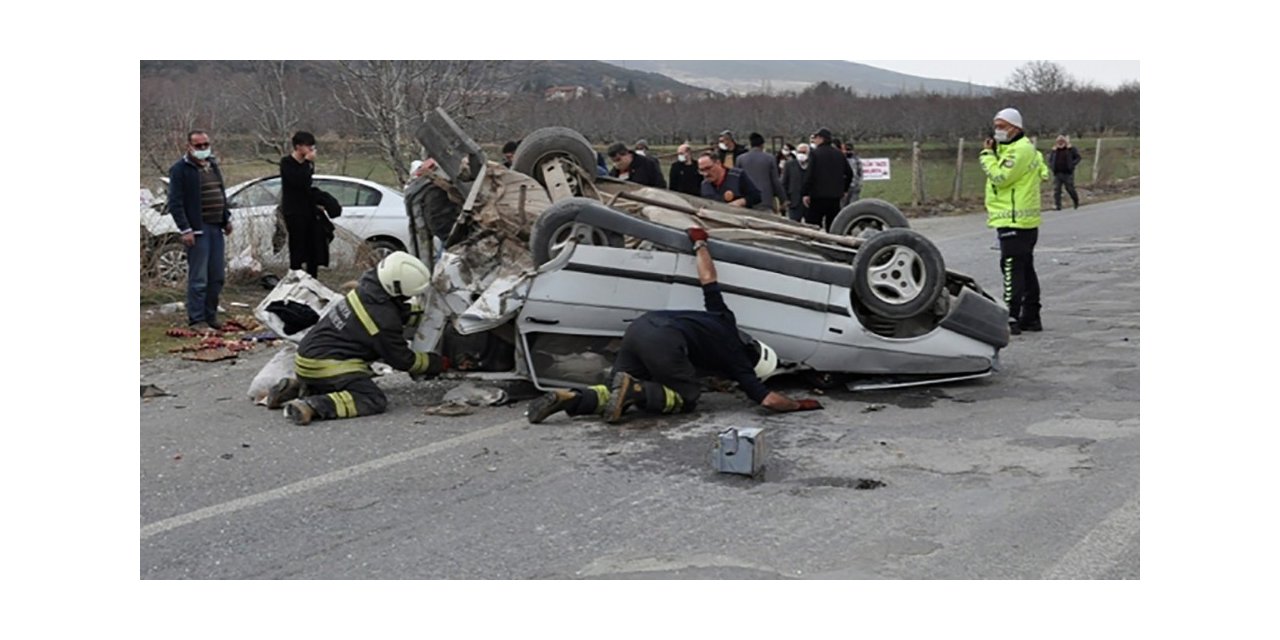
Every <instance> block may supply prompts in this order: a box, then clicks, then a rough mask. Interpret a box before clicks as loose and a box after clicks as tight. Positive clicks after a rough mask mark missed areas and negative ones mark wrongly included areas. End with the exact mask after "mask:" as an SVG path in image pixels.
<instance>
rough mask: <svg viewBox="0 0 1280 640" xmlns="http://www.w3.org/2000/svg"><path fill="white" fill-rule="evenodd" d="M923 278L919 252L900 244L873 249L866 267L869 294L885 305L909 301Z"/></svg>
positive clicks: (922, 285) (923, 282)
mask: <svg viewBox="0 0 1280 640" xmlns="http://www.w3.org/2000/svg"><path fill="white" fill-rule="evenodd" d="M927 280H928V278H927V276H926V275H925V265H924V260H923V259H922V258H921V257H920V254H918V253H916V252H915V251H913V250H911V249H909V248H907V247H904V246H901V245H896V246H889V247H885V248H883V249H881V250H879V251H877V252H876V253H875V255H873V256H872V257H871V260H870V268H869V269H867V285H868V288H869V289H870V290H871V294H872V295H874V296H875V297H876V298H877V299H878V300H880V301H881V302H885V303H887V304H894V305H899V304H906V303H908V302H911V301H912V300H914V299H916V298H917V297H919V296H920V294H921V292H923V291H924V289H925V285H926V284H927Z"/></svg>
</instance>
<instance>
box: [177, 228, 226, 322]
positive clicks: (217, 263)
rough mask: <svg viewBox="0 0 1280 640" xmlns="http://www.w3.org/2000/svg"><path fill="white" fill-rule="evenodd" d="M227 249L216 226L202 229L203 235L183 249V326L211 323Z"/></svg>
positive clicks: (215, 309)
mask: <svg viewBox="0 0 1280 640" xmlns="http://www.w3.org/2000/svg"><path fill="white" fill-rule="evenodd" d="M226 272H227V245H226V238H225V236H223V233H222V227H221V226H220V225H212V224H206V225H204V233H201V234H199V235H197V236H196V243H195V244H193V245H191V246H190V247H187V323H188V324H195V323H197V322H215V321H216V320H217V318H218V296H219V295H221V294H222V283H223V282H225V281H226V279H227V275H226Z"/></svg>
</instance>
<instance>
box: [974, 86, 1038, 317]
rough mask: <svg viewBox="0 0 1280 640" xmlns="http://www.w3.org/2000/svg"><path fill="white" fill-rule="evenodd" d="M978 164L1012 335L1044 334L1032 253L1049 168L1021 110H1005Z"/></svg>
mask: <svg viewBox="0 0 1280 640" xmlns="http://www.w3.org/2000/svg"><path fill="white" fill-rule="evenodd" d="M994 128H995V133H994V136H993V137H991V138H987V140H986V143H985V144H984V145H983V149H982V152H981V154H979V156H978V159H979V161H981V163H982V171H983V173H985V174H986V176H987V188H986V205H987V226H988V227H991V228H993V229H995V230H996V237H997V238H998V239H999V241H1000V272H1001V273H1002V274H1003V276H1004V303H1005V306H1007V307H1008V308H1009V333H1012V334H1014V335H1017V334H1020V333H1022V332H1023V331H1040V330H1042V327H1041V324H1040V280H1039V278H1037V277H1036V268H1035V262H1034V257H1033V252H1034V250H1035V248H1036V239H1037V238H1038V237H1039V234H1040V182H1041V181H1042V180H1045V179H1047V178H1048V174H1049V170H1048V166H1046V165H1045V164H1044V160H1043V159H1042V158H1041V157H1040V153H1039V152H1037V151H1036V148H1035V146H1034V145H1032V144H1031V141H1030V140H1028V139H1027V138H1026V136H1025V135H1024V132H1023V129H1022V114H1021V113H1019V112H1018V110H1017V109H1013V108H1008V109H1001V110H1000V112H999V113H997V114H996V116H995V119H994Z"/></svg>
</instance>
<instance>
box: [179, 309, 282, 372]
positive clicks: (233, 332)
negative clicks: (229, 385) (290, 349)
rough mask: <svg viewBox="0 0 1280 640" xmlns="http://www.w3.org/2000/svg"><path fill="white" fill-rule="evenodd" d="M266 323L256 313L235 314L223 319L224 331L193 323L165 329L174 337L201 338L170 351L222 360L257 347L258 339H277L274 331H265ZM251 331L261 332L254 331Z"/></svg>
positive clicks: (194, 357) (188, 357) (200, 357)
mask: <svg viewBox="0 0 1280 640" xmlns="http://www.w3.org/2000/svg"><path fill="white" fill-rule="evenodd" d="M262 328H263V327H262V325H261V324H260V323H259V322H258V321H257V320H255V319H254V318H253V317H252V316H247V315H244V316H232V317H230V318H227V319H226V320H225V321H224V322H223V323H222V331H218V330H216V329H207V330H205V331H196V330H194V329H191V328H189V327H172V328H170V329H167V330H165V332H164V333H165V335H167V336H169V337H171V338H199V340H198V341H196V342H193V343H188V344H184V345H180V346H177V347H173V348H171V349H169V353H182V354H187V355H183V358H184V359H186V360H196V361H199V362H218V361H219V360H226V359H228V358H234V357H236V354H238V353H240V352H241V351H246V350H248V349H252V348H254V346H256V345H257V344H258V343H260V342H263V341H268V340H275V339H278V337H277V336H276V335H275V334H274V333H267V332H262ZM250 332H258V333H256V334H252V335H250Z"/></svg>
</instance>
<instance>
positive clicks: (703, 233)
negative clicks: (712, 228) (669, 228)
mask: <svg viewBox="0 0 1280 640" xmlns="http://www.w3.org/2000/svg"><path fill="white" fill-rule="evenodd" d="M684 232H685V233H687V234H689V239H690V240H692V241H694V242H697V241H699V240H701V241H703V242H706V241H707V238H708V236H707V230H706V229H703V228H702V227H689V228H688V229H685V230H684Z"/></svg>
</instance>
